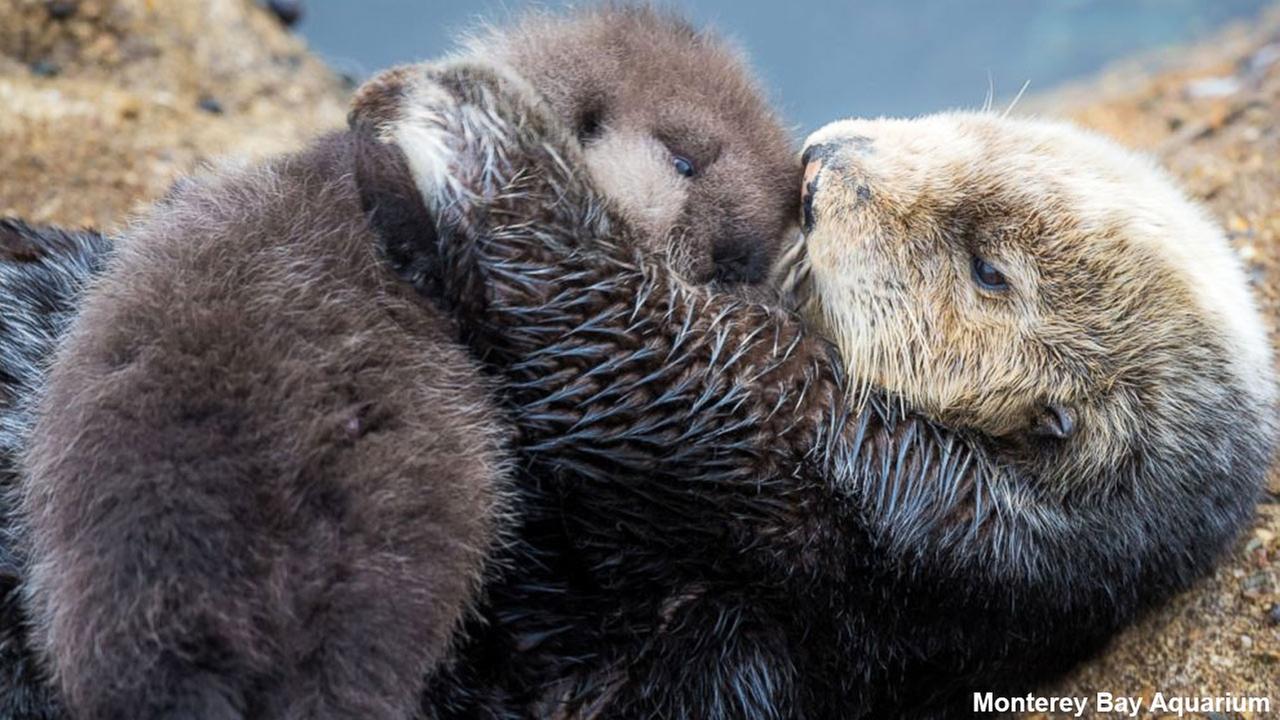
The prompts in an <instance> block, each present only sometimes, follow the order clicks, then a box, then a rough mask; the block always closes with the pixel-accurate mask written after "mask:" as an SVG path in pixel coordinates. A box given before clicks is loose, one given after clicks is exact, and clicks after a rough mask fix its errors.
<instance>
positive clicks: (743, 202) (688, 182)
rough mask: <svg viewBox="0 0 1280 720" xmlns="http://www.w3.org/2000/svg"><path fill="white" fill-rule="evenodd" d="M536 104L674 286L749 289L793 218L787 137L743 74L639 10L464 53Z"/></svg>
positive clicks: (721, 48) (537, 18)
mask: <svg viewBox="0 0 1280 720" xmlns="http://www.w3.org/2000/svg"><path fill="white" fill-rule="evenodd" d="M468 54H470V55H473V56H477V57H479V58H482V59H485V60H489V61H496V62H500V63H503V64H505V65H507V66H508V68H510V69H511V70H512V71H514V72H515V73H516V74H518V75H520V76H521V77H523V78H524V79H525V80H526V81H527V82H528V83H529V84H530V85H532V86H533V88H534V89H535V90H536V91H537V92H538V93H539V94H541V95H542V97H543V98H544V99H545V101H546V102H547V103H548V104H549V105H550V107H551V109H552V111H553V113H554V114H555V115H556V116H558V117H559V118H561V120H562V121H563V122H565V123H566V124H567V125H569V126H570V127H571V128H572V130H573V132H574V133H575V134H576V135H577V137H578V138H579V140H580V142H581V143H582V145H583V149H584V155H585V158H586V162H587V166H588V168H589V169H590V172H591V174H592V176H593V179H594V181H595V183H596V185H597V187H599V188H600V189H601V190H602V191H603V192H604V194H605V195H606V196H608V197H609V199H610V200H611V201H612V202H614V203H615V205H616V206H617V207H618V208H619V209H620V210H621V211H622V213H623V214H624V216H626V218H627V220H628V221H629V222H630V223H631V224H632V225H633V226H634V227H636V228H638V229H640V230H641V231H642V232H641V235H642V236H644V237H646V238H649V239H651V240H652V241H653V242H654V243H655V248H654V249H657V250H664V251H667V252H669V253H670V254H671V256H672V257H673V259H674V260H675V262H676V268H677V269H678V270H680V271H681V272H682V274H684V275H685V276H686V277H687V278H688V279H690V280H693V281H697V282H705V281H709V280H720V281H724V282H758V281H760V280H762V279H764V278H765V277H766V275H767V272H768V269H769V266H770V264H771V262H772V261H773V259H774V257H775V255H776V252H777V250H778V248H779V247H780V245H781V244H782V243H783V242H784V240H785V239H786V235H787V234H788V233H789V232H790V229H791V227H792V226H793V223H794V218H795V216H796V207H797V204H796V203H797V198H796V194H795V192H794V188H795V183H796V182H797V181H798V178H799V170H798V168H796V166H795V157H794V155H793V154H792V150H791V142H790V140H789V139H788V135H787V132H786V131H785V130H784V129H783V127H782V125H781V124H780V123H779V121H778V119H777V117H776V116H775V115H774V113H773V112H772V110H770V108H769V106H768V104H767V103H766V101H765V98H764V97H763V94H762V93H761V91H760V88H759V87H757V85H756V84H755V82H754V81H753V80H752V77H751V75H750V73H749V72H748V70H747V67H746V65H745V63H744V62H743V61H742V59H741V58H740V57H739V56H738V54H737V53H736V52H734V51H733V50H732V49H731V48H729V47H728V46H727V45H726V44H725V43H724V42H722V41H721V40H720V39H719V38H717V37H715V36H714V35H712V34H709V33H707V32H703V31H698V30H695V29H694V28H692V27H691V26H690V25H688V24H687V23H686V22H684V21H683V20H681V19H679V18H677V17H674V16H672V15H668V14H664V13H662V12H659V11H655V10H651V9H647V8H639V7H615V6H605V7H600V8H595V9H588V10H584V11H578V12H575V13H572V14H569V15H565V16H557V15H547V14H535V15H531V16H528V17H526V18H525V19H523V20H522V21H521V22H519V23H517V24H515V25H514V26H511V27H505V28H497V29H493V30H490V31H488V32H487V33H485V34H482V35H480V36H478V37H476V38H474V39H473V40H471V41H470V42H469V44H468Z"/></svg>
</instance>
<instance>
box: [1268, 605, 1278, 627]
mask: <svg viewBox="0 0 1280 720" xmlns="http://www.w3.org/2000/svg"><path fill="white" fill-rule="evenodd" d="M1267 622H1269V623H1271V624H1272V625H1280V603H1272V604H1271V612H1268V613H1267Z"/></svg>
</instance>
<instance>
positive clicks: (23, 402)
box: [0, 218, 110, 720]
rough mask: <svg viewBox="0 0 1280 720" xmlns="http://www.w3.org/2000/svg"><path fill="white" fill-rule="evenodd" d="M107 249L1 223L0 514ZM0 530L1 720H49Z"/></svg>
mask: <svg viewBox="0 0 1280 720" xmlns="http://www.w3.org/2000/svg"><path fill="white" fill-rule="evenodd" d="M109 249H110V242H109V241H108V240H106V239H105V238H103V237H102V236H101V235H99V234H97V233H95V232H91V231H64V230H59V229H57V228H49V227H32V226H30V225H27V224H26V223H23V222H22V221H20V220H15V219H7V218H6V219H0V513H3V517H4V518H6V519H7V518H11V517H12V516H13V501H14V500H15V497H14V492H15V485H16V483H17V473H18V468H17V467H16V459H17V457H18V454H19V452H20V449H21V446H22V442H23V438H24V437H25V436H26V432H27V429H28V428H27V425H28V424H29V422H30V417H31V415H30V403H31V399H32V397H33V395H32V394H33V392H34V390H35V389H36V388H37V387H38V386H39V385H40V383H41V380H42V379H43V378H44V373H45V370H46V367H45V365H46V363H47V361H48V359H49V357H50V356H51V355H52V353H53V348H54V345H55V344H56V342H57V339H58V338H59V337H60V336H61V335H62V333H63V331H64V330H65V329H66V326H67V323H69V322H70V321H71V318H72V317H73V316H74V308H75V307H76V305H77V304H78V300H79V297H80V293H81V291H82V290H83V287H84V284H85V283H86V282H87V281H88V280H89V278H90V277H91V276H92V275H93V274H94V273H96V272H97V271H98V270H100V269H101V267H102V264H103V262H104V261H105V259H106V254H107V251H108V250H109ZM14 530H15V528H13V527H12V526H9V525H8V524H7V523H6V525H5V526H4V527H2V528H0V718H14V719H15V720H46V719H49V720H52V718H56V717H60V716H61V715H62V711H61V708H60V705H59V704H58V703H57V702H56V698H55V697H54V694H53V693H52V692H50V691H49V685H48V683H46V682H45V680H44V678H43V675H42V673H41V671H40V669H39V667H38V665H37V663H36V662H35V659H34V656H33V654H32V653H31V650H30V645H29V642H28V638H27V627H26V623H25V613H23V611H22V605H21V593H20V591H19V588H20V584H21V568H22V565H23V561H22V557H21V548H22V544H21V543H20V542H19V541H18V538H16V537H14V536H13V532H14Z"/></svg>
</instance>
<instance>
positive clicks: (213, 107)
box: [198, 95, 223, 115]
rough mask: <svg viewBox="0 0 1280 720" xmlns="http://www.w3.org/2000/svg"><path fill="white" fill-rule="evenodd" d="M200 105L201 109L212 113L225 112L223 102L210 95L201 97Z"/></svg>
mask: <svg viewBox="0 0 1280 720" xmlns="http://www.w3.org/2000/svg"><path fill="white" fill-rule="evenodd" d="M198 105H199V107H200V109H201V110H203V111H205V112H207V113H210V114H212V115H221V114H222V112H223V109H222V103H220V102H218V99H217V98H214V97H210V96H208V95H205V96H204V97H202V98H200V102H199V103H198Z"/></svg>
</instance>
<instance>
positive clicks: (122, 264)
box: [6, 8, 798, 719]
mask: <svg viewBox="0 0 1280 720" xmlns="http://www.w3.org/2000/svg"><path fill="white" fill-rule="evenodd" d="M507 32H509V33H510V34H509V35H508V34H507ZM490 49H492V53H491V54H492V55H494V56H495V57H496V58H497V59H498V62H497V63H496V64H497V65H499V66H505V67H507V68H508V72H512V73H513V74H512V75H511V78H512V82H513V83H515V84H517V85H519V86H520V87H521V88H522V90H521V92H522V93H532V94H533V95H536V94H539V93H540V92H541V91H542V89H543V88H547V89H548V90H549V91H551V94H552V95H553V102H551V103H550V105H551V107H552V108H553V117H554V118H555V122H556V123H560V124H563V125H564V126H565V127H566V128H573V130H572V132H571V134H572V133H573V132H576V134H577V135H578V137H579V138H580V139H581V141H582V142H583V143H585V144H586V145H587V147H588V148H589V150H588V152H590V153H591V155H592V157H593V158H596V160H597V166H598V167H599V168H602V169H601V170H600V171H599V172H600V173H601V175H600V176H601V178H602V180H603V181H604V182H606V183H607V182H608V180H607V178H609V177H616V174H613V175H611V173H612V172H613V171H611V170H609V168H611V167H615V166H617V167H626V168H628V170H627V173H628V174H629V175H630V176H631V177H632V182H634V183H636V184H633V185H627V186H626V187H622V186H617V187H616V188H615V190H616V191H617V192H624V193H626V194H627V195H626V196H622V197H616V198H614V200H615V201H616V205H615V206H614V207H617V208H620V209H621V211H622V212H624V213H627V214H628V216H629V217H633V218H637V222H638V223H639V222H640V220H639V218H641V217H645V218H649V221H647V222H644V223H641V225H642V226H643V227H644V228H645V229H646V232H645V233H643V234H637V235H636V236H635V237H636V239H637V242H639V243H640V244H642V245H643V246H644V247H647V248H653V249H660V250H663V251H667V252H670V253H671V254H672V256H673V257H676V258H678V259H677V260H675V261H673V265H672V267H673V268H674V269H675V270H677V271H678V272H681V273H683V274H684V275H686V276H688V277H689V278H691V279H692V280H694V281H710V280H718V281H722V282H741V281H744V280H756V279H760V278H762V277H763V273H764V268H765V267H766V266H767V265H768V262H769V259H770V258H771V257H772V256H773V254H774V251H775V250H776V248H777V247H778V246H779V245H780V244H781V242H782V239H783V237H784V236H785V232H786V229H787V227H788V224H789V222H790V219H791V217H792V216H793V215H794V212H793V205H794V196H793V194H790V193H780V192H777V190H778V188H779V187H785V186H789V185H790V184H793V183H794V181H795V178H796V177H797V174H798V173H797V170H796V168H794V163H793V162H792V159H791V155H790V152H789V150H788V143H787V140H786V134H785V132H784V131H783V130H782V129H781V127H780V125H779V124H778V122H777V121H776V119H775V118H774V116H773V115H772V113H771V112H770V111H769V109H768V107H767V105H766V104H765V103H764V101H763V99H762V98H761V97H760V95H759V93H758V92H757V90H756V88H755V87H754V86H753V85H752V84H751V82H750V81H749V80H748V79H747V76H746V74H745V72H744V70H743V67H742V65H741V64H740V62H739V60H738V59H737V58H736V56H735V55H733V54H732V53H731V52H730V51H728V50H727V49H726V48H725V47H724V46H723V45H721V44H720V43H719V42H717V41H716V40H715V39H714V38H712V37H709V36H706V35H703V34H700V33H696V32H694V31H693V30H691V29H690V28H689V27H688V26H687V25H685V24H684V23H682V22H680V21H679V20H676V19H674V18H671V17H668V16H665V15H662V14H658V13H655V12H652V11H648V10H638V9H631V8H607V9H604V10H595V11H587V12H585V13H580V14H578V15H575V16H572V17H571V18H569V19H567V20H566V19H554V18H547V17H536V18H533V19H531V20H529V21H527V22H526V23H524V24H522V25H518V26H516V28H515V29H514V30H510V31H499V32H498V33H496V34H491V35H490V36H489V37H488V39H487V40H485V41H482V42H480V43H479V44H478V45H476V46H475V47H474V48H473V49H472V51H471V52H473V53H477V54H482V55H483V54H489V52H490ZM544 52H545V53H547V54H549V55H555V56H556V57H562V56H564V57H571V58H575V59H574V60H573V61H572V62H571V63H570V64H568V65H561V64H559V63H558V62H549V61H547V62H541V63H539V62H537V61H538V58H539V57H540V54H541V53H544ZM593 59H594V60H595V62H593ZM558 69H562V70H563V73H562V72H561V71H560V70H558ZM526 70H527V71H528V75H527V76H525V71H526ZM514 71H518V73H519V74H520V75H521V76H522V77H521V79H516V77H515V72H514ZM412 72H414V71H413V70H412V69H403V70H400V71H394V72H391V73H389V74H388V75H387V77H389V78H396V77H399V76H401V75H403V74H405V73H412ZM654 84H659V85H661V86H663V88H666V87H670V88H674V89H677V92H676V95H677V96H678V97H679V98H680V100H679V102H678V103H676V104H674V105H672V104H669V103H666V102H664V98H663V96H662V90H661V89H660V88H655V87H653V86H654ZM578 86H589V90H590V92H588V93H585V94H584V96H583V97H587V96H589V98H590V103H591V105H590V106H591V108H592V110H591V112H592V113H594V114H595V116H594V119H593V120H592V122H591V123H588V124H589V125H590V127H588V128H586V130H584V129H583V127H580V126H581V124H582V123H581V120H582V117H581V116H580V114H579V111H578V108H579V107H580V103H581V102H585V101H583V100H580V99H579V98H578V96H577V95H575V94H574V88H575V87H578ZM387 87H388V84H387V83H386V81H385V79H383V80H375V81H374V82H372V83H371V84H370V85H369V86H368V87H366V88H365V89H364V90H363V91H362V92H361V93H360V95H359V97H358V98H357V100H356V106H357V115H359V114H360V112H361V109H364V108H368V107H377V106H379V105H380V104H385V103H391V102H397V101H400V100H403V98H402V97H400V96H398V95H396V94H395V93H394V92H392V93H390V94H388V93H387V92H384V90H385V89H387ZM598 88H607V89H608V90H609V93H610V94H609V95H607V96H603V97H602V96H600V95H599V93H598V92H597V89H598ZM533 95H531V97H532V96H533ZM699 98H700V99H699ZM650 103H652V104H650ZM420 106H423V107H425V105H424V104H420ZM685 111H687V112H688V114H689V115H688V118H687V120H688V124H684V125H680V124H678V122H679V121H680V120H681V112H685ZM575 125H577V126H579V127H575ZM366 129H367V128H358V130H357V131H355V132H352V133H345V134H340V135H335V136H332V137H329V138H327V139H325V140H322V141H321V142H319V143H317V144H316V145H315V146H314V147H312V148H311V149H309V150H307V151H305V152H303V153H300V154H297V155H292V156H288V157H285V158H282V159H280V160H278V161H275V162H271V163H267V164H265V165H263V166H259V167H252V168H221V169H217V170H214V171H210V172H207V173H205V174H203V175H201V176H199V177H196V178H194V179H191V180H188V181H184V182H183V183H181V184H180V185H179V186H178V187H177V188H176V189H175V190H174V191H173V192H172V193H171V194H170V196H169V197H167V198H166V199H165V200H163V201H162V202H161V203H159V204H158V205H157V206H156V207H155V208H154V209H153V210H152V211H151V212H150V213H149V214H148V215H147V217H146V218H144V219H143V220H141V221H140V222H138V223H137V224H136V225H134V226H133V227H132V228H130V229H129V230H128V231H127V232H126V233H125V234H124V236H123V237H122V238H121V239H120V240H119V241H118V246H117V249H116V251H115V252H114V254H113V257H112V259H111V262H110V265H109V268H108V269H107V271H106V272H105V273H103V274H102V275H101V277H100V278H99V279H98V280H97V281H96V282H95V284H94V285H93V289H92V290H91V292H89V293H88V295H87V298H86V299H85V303H84V307H83V312H82V313H81V314H80V315H79V316H78V317H77V319H76V320H75V322H74V324H73V327H72V329H71V330H70V331H69V332H68V333H67V335H66V337H65V341H64V343H63V345H62V347H61V350H60V352H59V354H58V356H57V361H56V363H55V366H54V370H53V371H52V372H51V373H50V375H49V378H48V385H47V388H46V389H44V390H42V391H41V405H40V407H41V412H40V413H38V415H39V419H38V422H37V423H36V425H35V429H34V431H33V432H32V436H31V442H30V445H29V448H28V450H29V452H28V454H27V458H26V463H25V468H26V471H27V476H26V483H25V492H24V493H23V495H22V502H23V504H24V507H25V513H24V516H25V520H26V523H27V526H28V527H27V530H28V537H26V538H25V540H26V541H27V542H28V543H29V544H30V549H31V562H30V565H29V568H28V586H27V588H26V591H27V595H28V597H29V598H30V602H29V603H28V605H29V610H30V612H31V613H32V619H33V621H34V626H35V628H36V632H35V636H36V638H37V639H38V640H39V642H40V644H41V646H42V648H43V650H44V652H45V653H46V654H47V656H48V658H49V661H50V663H49V664H50V666H51V668H52V670H53V671H54V673H55V679H56V681H57V684H58V687H59V688H60V689H61V690H62V691H63V693H64V694H65V700H66V702H67V704H68V705H69V707H70V709H71V711H72V712H73V714H75V715H76V716H77V717H82V718H131V719H132V718H155V717H211V718H214V717H216V718H223V717H226V718H238V717H254V718H257V717H298V718H301V717H337V716H342V717H361V718H373V717H387V718H400V717H405V716H406V715H407V713H408V712H409V711H410V708H411V707H412V706H414V705H416V703H417V692H416V691H417V690H418V689H419V688H420V687H421V685H422V683H423V681H424V679H425V678H426V676H427V674H428V673H429V671H430V670H431V669H432V668H433V667H435V665H436V664H437V663H438V662H439V660H440V659H441V658H442V657H443V656H444V654H445V652H446V651H447V649H448V647H449V645H450V641H451V639H452V638H453V636H454V632H455V630H456V629H457V627H458V625H459V621H460V619H461V618H462V617H463V616H464V615H465V614H466V613H467V611H468V609H469V608H470V607H471V606H472V604H473V602H474V600H475V598H476V597H477V589H478V587H479V584H480V582H481V579H482V577H483V576H484V574H485V572H486V569H487V568H488V567H489V560H490V559H491V556H492V553H493V551H494V549H495V548H496V547H497V546H498V545H499V544H500V541H501V536H502V534H503V526H504V523H505V521H506V518H507V515H508V512H507V511H508V505H507V502H506V500H505V498H506V496H507V484H508V480H507V477H506V472H505V466H506V461H505V458H506V455H505V453H504V450H503V443H504V442H505V439H506V437H507V436H508V435H509V434H510V429H509V428H510V426H509V425H508V424H507V423H506V422H504V420H503V418H502V417H501V416H500V414H499V412H498V411H497V409H496V406H495V404H494V402H493V399H492V397H491V395H492V393H491V390H492V388H490V387H489V385H488V384H486V382H485V381H484V379H483V376H482V375H481V374H480V373H479V372H478V370H477V366H476V365H475V364H474V363H473V361H472V360H471V359H470V358H469V357H468V356H467V354H466V352H465V350H464V348H463V346H461V345H458V344H457V343H456V340H455V336H454V330H453V326H452V325H451V323H450V320H449V316H448V314H447V313H445V312H442V311H441V310H439V309H436V308H434V307H432V306H430V305H429V304H427V303H426V302H425V301H421V300H419V298H418V296H417V295H415V294H414V293H413V291H412V289H411V288H409V287H408V286H406V285H403V284H398V283H397V281H396V280H395V278H394V275H392V274H391V273H389V272H388V271H387V269H386V265H385V262H382V258H380V257H379V255H378V252H380V247H379V245H378V243H376V242H375V241H374V235H373V233H372V230H371V226H372V227H373V228H376V229H377V230H378V232H380V233H381V235H382V237H383V238H384V239H385V240H386V241H387V242H386V243H385V246H386V250H387V255H388V257H389V258H390V260H391V262H392V263H393V264H395V263H396V262H397V257H398V256H397V249H396V243H397V242H401V243H403V242H406V241H408V240H410V239H418V240H420V239H421V235H422V233H424V232H428V228H429V221H428V220H427V219H426V218H424V217H422V216H421V215H420V207H421V201H420V199H418V198H417V191H416V188H415V186H414V183H413V181H412V180H411V179H410V178H408V177H407V176H402V175H401V174H399V172H400V170H401V169H402V166H401V165H399V164H396V163H394V162H388V160H389V156H388V155H387V154H386V152H385V150H386V148H387V146H373V145H372V144H371V143H370V142H369V140H370V138H369V136H368V135H367V134H366V133H365V132H364V130H366ZM658 137H660V138H661V141H659V142H655V140H654V138H658ZM677 148H678V149H677ZM685 148H688V149H685ZM704 150H705V154H704ZM366 151H367V152H366ZM676 152H681V153H688V154H690V155H691V158H690V159H692V160H693V161H694V162H696V164H697V167H696V170H697V172H696V173H695V174H694V175H693V176H691V177H685V176H681V175H680V174H679V173H677V172H676V170H675V169H674V157H673V156H674V154H675V153H676ZM637 155H639V156H642V157H635V156H637ZM719 168H723V169H724V172H721V171H720V169H719ZM636 178H639V179H638V180H637V179H636ZM673 178H675V180H674V181H673ZM632 198H635V200H634V201H632ZM707 218H712V220H711V221H710V222H705V221H706V219H707ZM695 220H696V222H695ZM418 270H422V271H423V272H424V273H425V274H430V273H431V269H430V268H425V269H424V268H418ZM437 281H439V278H437ZM33 286H34V288H35V291H37V292H45V291H46V288H44V287H43V286H41V285H40V283H39V282H35V281H33ZM72 303H73V300H72V299H71V298H70V297H68V298H63V299H60V300H59V302H58V303H57V306H58V310H59V311H60V312H67V311H68V310H69V309H70V308H71V307H72V306H73V305H72ZM6 340H12V341H14V342H21V341H20V339H18V338H15V337H13V336H10V337H7V338H6ZM36 350H37V351H39V350H43V348H37V349H36ZM35 354H36V355H39V354H40V353H39V352H36V353H35Z"/></svg>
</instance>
